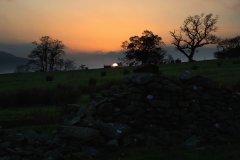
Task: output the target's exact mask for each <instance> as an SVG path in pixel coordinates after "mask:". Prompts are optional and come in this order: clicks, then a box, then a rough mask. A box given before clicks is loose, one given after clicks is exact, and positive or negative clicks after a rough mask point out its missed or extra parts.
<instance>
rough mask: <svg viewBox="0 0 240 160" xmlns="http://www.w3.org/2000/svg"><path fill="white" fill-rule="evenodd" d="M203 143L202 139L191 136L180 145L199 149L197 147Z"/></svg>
mask: <svg viewBox="0 0 240 160" xmlns="http://www.w3.org/2000/svg"><path fill="white" fill-rule="evenodd" d="M202 142H203V139H202V138H201V137H198V136H195V135H194V136H192V137H190V138H189V139H187V140H186V141H185V142H184V143H183V144H182V145H183V146H184V147H187V148H194V147H199V145H200V144H201V143H202Z"/></svg>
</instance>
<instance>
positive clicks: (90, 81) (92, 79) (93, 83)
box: [88, 77, 97, 86]
mask: <svg viewBox="0 0 240 160" xmlns="http://www.w3.org/2000/svg"><path fill="white" fill-rule="evenodd" d="M88 84H89V85H90V86H93V85H96V84H97V79H96V78H93V77H91V78H89V80H88Z"/></svg>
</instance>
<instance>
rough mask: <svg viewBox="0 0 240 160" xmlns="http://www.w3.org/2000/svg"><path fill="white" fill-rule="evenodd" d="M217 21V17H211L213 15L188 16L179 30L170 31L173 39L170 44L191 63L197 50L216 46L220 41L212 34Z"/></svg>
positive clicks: (215, 28) (215, 29)
mask: <svg viewBox="0 0 240 160" xmlns="http://www.w3.org/2000/svg"><path fill="white" fill-rule="evenodd" d="M217 20H218V16H216V17H213V14H208V15H206V16H204V14H201V15H194V16H188V17H187V18H186V19H185V20H184V23H183V26H182V27H180V30H174V31H173V32H171V31H170V34H171V36H172V37H173V41H172V44H173V45H174V46H175V47H176V49H177V50H179V51H180V52H181V53H183V54H184V55H185V56H186V57H187V58H188V61H189V62H191V61H193V56H194V54H195V53H196V52H197V48H199V47H202V46H205V45H208V44H217V43H218V42H219V41H220V38H218V37H217V36H215V35H214V34H212V33H213V32H216V31H217V29H218V28H217V27H216V26H215V25H216V23H217Z"/></svg>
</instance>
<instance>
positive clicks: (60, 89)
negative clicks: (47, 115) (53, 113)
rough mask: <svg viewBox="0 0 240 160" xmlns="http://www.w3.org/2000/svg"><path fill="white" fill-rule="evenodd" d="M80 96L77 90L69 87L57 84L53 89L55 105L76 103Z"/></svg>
mask: <svg viewBox="0 0 240 160" xmlns="http://www.w3.org/2000/svg"><path fill="white" fill-rule="evenodd" d="M80 96H81V91H80V90H78V89H77V88H75V87H73V86H70V85H64V84H58V85H57V87H56V89H55V97H54V99H55V104H56V105H57V106H61V105H67V104H71V103H77V101H78V99H79V98H80Z"/></svg>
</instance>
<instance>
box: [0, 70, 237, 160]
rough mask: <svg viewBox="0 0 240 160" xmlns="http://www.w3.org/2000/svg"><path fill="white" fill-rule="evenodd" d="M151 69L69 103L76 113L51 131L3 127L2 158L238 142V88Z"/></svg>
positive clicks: (0, 138)
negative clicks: (6, 130)
mask: <svg viewBox="0 0 240 160" xmlns="http://www.w3.org/2000/svg"><path fill="white" fill-rule="evenodd" d="M150 68H151V67H150ZM153 68H154V67H153ZM149 70H151V71H149ZM149 70H148V69H146V68H145V67H142V68H141V67H140V68H138V69H136V70H135V72H136V73H135V74H133V75H132V76H130V77H125V78H123V80H122V84H120V85H115V86H112V87H111V89H110V90H105V91H102V92H101V94H102V97H100V96H99V97H96V98H95V99H94V101H92V102H91V103H89V104H88V105H86V106H80V105H77V104H70V105H68V110H69V111H71V113H70V114H69V113H67V114H68V115H65V116H63V117H62V119H63V126H61V127H59V128H58V129H56V130H55V131H54V132H53V133H51V134H40V133H37V132H35V131H27V132H26V133H19V134H9V135H8V134H6V133H4V131H3V129H2V127H1V126H0V159H19V160H20V159H45V160H51V159H71V158H79V159H84V158H85V159H87V158H91V157H98V156H99V155H100V152H99V151H98V149H100V148H101V149H104V148H105V149H106V150H108V151H114V150H116V149H117V148H118V146H121V145H122V146H134V145H145V146H146V147H153V146H156V145H182V146H184V147H187V148H190V149H193V148H195V149H198V150H199V149H201V148H204V147H203V146H201V144H202V143H203V142H204V143H205V142H211V143H218V144H219V143H220V144H227V143H235V141H236V140H239V138H240V137H239V135H240V125H239V124H240V117H239V114H240V95H239V93H238V92H233V90H232V89H231V88H230V87H227V86H226V85H221V83H219V82H216V81H212V80H210V79H208V78H205V77H203V76H199V75H197V76H195V75H192V74H191V73H190V72H189V71H186V72H185V73H184V74H183V75H181V76H180V77H179V78H177V77H167V76H164V75H163V74H159V73H158V72H156V71H157V70H158V69H155V70H154V69H149ZM152 71H153V72H152ZM155 73H156V74H155ZM232 137H235V138H232ZM13 154H14V155H13Z"/></svg>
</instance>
